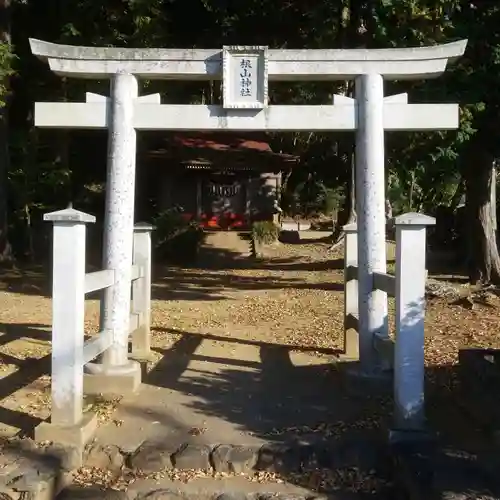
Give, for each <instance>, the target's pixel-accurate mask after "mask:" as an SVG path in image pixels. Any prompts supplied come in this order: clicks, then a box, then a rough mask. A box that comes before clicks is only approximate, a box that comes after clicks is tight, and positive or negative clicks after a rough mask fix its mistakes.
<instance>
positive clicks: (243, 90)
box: [240, 58, 252, 97]
mask: <svg viewBox="0 0 500 500" xmlns="http://www.w3.org/2000/svg"><path fill="white" fill-rule="evenodd" d="M251 69H252V63H251V61H250V59H245V58H242V59H241V61H240V96H241V97H250V96H251V95H252V72H251Z"/></svg>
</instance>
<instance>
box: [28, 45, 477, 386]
mask: <svg viewBox="0 0 500 500" xmlns="http://www.w3.org/2000/svg"><path fill="white" fill-rule="evenodd" d="M30 44H31V50H32V52H33V54H34V55H36V56H38V57H39V58H40V59H42V60H43V61H47V62H48V63H49V66H50V69H51V70H52V71H54V72H55V73H57V74H59V75H61V76H66V77H75V78H91V79H103V78H109V79H111V92H110V98H106V97H103V96H98V95H95V94H87V99H86V102H85V103H63V102H59V103H36V104H35V125H36V126H37V127H45V128H99V129H108V130H109V156H108V171H107V184H106V213H105V238H104V241H105V249H104V262H103V267H104V268H105V269H114V270H115V276H117V277H118V281H117V283H116V284H115V285H114V286H113V287H112V288H111V289H110V290H109V291H108V292H107V296H106V297H105V301H104V328H106V329H110V330H112V331H113V346H112V348H111V349H109V351H107V355H106V358H105V360H104V366H103V373H104V374H105V375H106V376H107V377H108V387H109V379H110V378H111V379H112V378H113V377H114V376H116V377H118V379H119V378H121V376H122V375H127V374H129V373H130V370H134V369H135V368H133V367H132V366H131V365H130V364H129V362H128V359H127V344H128V333H129V324H128V322H129V300H130V277H131V276H130V273H131V264H132V234H133V219H134V185H135V155H136V137H135V134H136V130H195V131H212V130H218V131H247V130H248V131H250V130H252V131H253V130H261V131H335V130H354V131H356V180H357V214H358V222H357V224H358V231H359V247H358V266H359V268H358V283H359V287H358V290H359V291H358V293H359V325H358V329H359V354H360V363H361V367H362V369H363V370H365V371H366V372H370V371H372V370H373V369H374V367H375V366H376V364H377V359H376V354H375V351H374V346H373V339H374V335H375V334H378V335H382V336H384V335H387V334H388V333H387V319H386V318H387V311H386V301H385V300H384V298H385V297H384V294H383V292H380V291H373V290H372V288H373V287H372V285H373V274H372V273H373V271H378V272H385V271H386V247H385V210H384V201H385V176H384V131H385V130H389V131H397V130H401V131H402V130H405V131H416V130H446V129H456V128H458V124H459V109H458V105H456V104H408V101H407V96H406V94H399V95H397V96H389V97H384V88H383V81H384V79H387V80H409V79H412V80H416V79H424V78H433V77H437V76H439V75H441V74H442V73H443V72H444V71H445V69H446V65H447V63H448V61H450V60H454V59H456V58H458V57H460V56H461V55H462V54H463V53H464V51H465V48H466V45H467V40H461V41H458V42H454V43H449V44H445V45H438V46H433V47H419V48H406V49H355V50H344V49H342V50H268V49H267V47H262V46H250V47H245V46H232V47H224V48H223V50H222V51H221V50H220V49H206V50H205V49H203V50H201V49H121V48H99V47H75V46H69V45H57V44H52V43H48V42H43V41H40V40H35V39H31V40H30ZM138 78H147V79H165V80H174V79H175V80H220V79H222V80H223V94H224V103H223V105H173V104H160V96H159V95H157V94H155V95H151V96H141V97H139V96H138V84H137V79H138ZM340 79H342V80H346V79H354V80H355V99H349V98H346V97H344V96H335V97H334V102H333V104H331V105H323V106H288V105H286V106H280V105H268V80H270V81H278V80H279V81H305V80H309V81H314V80H316V81H318V80H320V81H325V80H340ZM117 387H120V389H123V380H121V381H120V382H119V385H117Z"/></svg>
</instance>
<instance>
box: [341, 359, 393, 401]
mask: <svg viewBox="0 0 500 500" xmlns="http://www.w3.org/2000/svg"><path fill="white" fill-rule="evenodd" d="M339 368H340V371H341V373H342V375H343V377H344V378H345V386H346V389H347V391H348V392H349V393H351V394H360V395H365V394H367V393H370V394H373V393H376V394H392V389H393V385H394V376H393V374H392V372H390V371H384V370H380V369H373V370H371V371H367V370H365V369H364V368H362V367H361V364H360V363H359V362H349V361H348V360H346V362H345V363H339Z"/></svg>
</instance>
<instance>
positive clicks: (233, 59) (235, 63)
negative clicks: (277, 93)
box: [222, 45, 269, 109]
mask: <svg viewBox="0 0 500 500" xmlns="http://www.w3.org/2000/svg"><path fill="white" fill-rule="evenodd" d="M268 60H269V56H268V49H267V47H265V46H260V45H257V46H239V45H231V46H224V47H223V48H222V73H223V108H225V109H263V108H266V107H267V103H268Z"/></svg>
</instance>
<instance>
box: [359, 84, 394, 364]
mask: <svg viewBox="0 0 500 500" xmlns="http://www.w3.org/2000/svg"><path fill="white" fill-rule="evenodd" d="M356 109H357V116H356V120H357V121H356V123H357V130H356V204H357V206H356V212H357V217H358V220H357V224H358V238H359V240H358V266H359V267H358V286H359V358H360V365H361V370H362V371H365V372H366V373H370V372H373V371H374V370H375V369H376V368H377V365H378V360H377V355H376V352H375V349H374V336H375V334H378V335H379V336H381V337H387V336H388V321H387V294H386V293H385V292H383V291H381V290H373V272H374V271H378V272H383V273H385V272H386V270H387V263H386V243H385V207H384V205H385V174H384V82H383V78H382V76H381V75H378V74H367V75H361V76H359V77H358V78H357V79H356Z"/></svg>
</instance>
